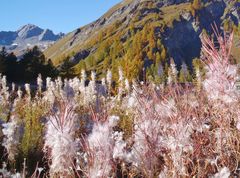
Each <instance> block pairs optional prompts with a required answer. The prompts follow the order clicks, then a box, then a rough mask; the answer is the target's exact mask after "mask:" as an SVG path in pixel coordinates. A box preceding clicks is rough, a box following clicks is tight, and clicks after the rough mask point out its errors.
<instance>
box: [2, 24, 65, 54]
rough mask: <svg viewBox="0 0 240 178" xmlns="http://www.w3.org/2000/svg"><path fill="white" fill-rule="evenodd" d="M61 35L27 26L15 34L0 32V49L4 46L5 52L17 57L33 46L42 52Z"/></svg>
mask: <svg viewBox="0 0 240 178" xmlns="http://www.w3.org/2000/svg"><path fill="white" fill-rule="evenodd" d="M63 35H64V34H62V33H61V34H57V35H56V34H54V33H53V32H52V31H51V30H49V29H46V30H44V29H41V28H40V27H38V26H36V25H32V24H28V25H25V26H23V27H21V28H20V29H18V30H17V31H15V32H11V31H10V32H4V31H2V32H0V47H1V46H5V47H6V48H7V50H9V51H12V52H15V53H16V54H17V55H19V54H21V53H22V52H24V51H25V50H26V49H27V48H31V47H33V46H35V45H37V46H39V47H40V48H41V49H42V50H44V49H46V48H47V47H49V45H51V44H53V43H54V42H55V41H57V40H58V39H60V38H62V37H63Z"/></svg>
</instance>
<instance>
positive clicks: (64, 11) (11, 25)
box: [0, 0, 121, 33]
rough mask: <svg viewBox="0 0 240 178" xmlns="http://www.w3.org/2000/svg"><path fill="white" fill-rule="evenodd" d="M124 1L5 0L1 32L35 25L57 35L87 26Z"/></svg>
mask: <svg viewBox="0 0 240 178" xmlns="http://www.w3.org/2000/svg"><path fill="white" fill-rule="evenodd" d="M119 2H121V0H1V3H0V6H1V10H0V31H2V30H4V31H11V30H16V29H18V28H19V27H21V26H23V25H25V24H28V23H31V24H35V25H38V26H40V27H42V28H49V29H51V30H53V31H54V32H55V33H58V32H64V33H67V32H70V31H72V30H75V29H76V28H78V27H81V26H83V25H86V24H88V23H90V22H92V21H94V20H96V19H97V18H99V17H100V16H101V15H103V14H104V13H105V12H106V11H107V10H108V9H109V8H111V7H112V6H114V5H115V4H117V3H119Z"/></svg>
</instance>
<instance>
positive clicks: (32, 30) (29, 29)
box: [17, 24, 44, 39]
mask: <svg viewBox="0 0 240 178" xmlns="http://www.w3.org/2000/svg"><path fill="white" fill-rule="evenodd" d="M43 31H44V30H43V29H41V28H40V27H38V26H36V25H33V24H27V25H24V26H23V27H21V28H20V29H19V30H17V33H18V36H19V37H20V38H22V39H26V38H31V37H33V36H38V35H40V34H41V33H42V32H43Z"/></svg>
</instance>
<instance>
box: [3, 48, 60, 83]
mask: <svg viewBox="0 0 240 178" xmlns="http://www.w3.org/2000/svg"><path fill="white" fill-rule="evenodd" d="M0 73H1V74H2V75H6V76H7V79H8V81H11V82H16V83H21V82H33V81H35V80H36V78H37V76H38V75H39V74H41V75H42V77H43V78H46V77H55V76H57V75H58V73H59V72H58V70H57V69H56V68H55V67H54V66H53V63H52V61H51V59H46V57H45V56H44V54H43V52H42V51H41V50H40V49H39V48H38V47H37V46H35V47H33V48H32V49H28V50H27V51H26V52H25V53H24V54H23V56H22V57H21V58H17V57H16V55H15V54H14V53H12V52H11V53H8V52H7V50H6V48H5V47H2V49H1V51H0Z"/></svg>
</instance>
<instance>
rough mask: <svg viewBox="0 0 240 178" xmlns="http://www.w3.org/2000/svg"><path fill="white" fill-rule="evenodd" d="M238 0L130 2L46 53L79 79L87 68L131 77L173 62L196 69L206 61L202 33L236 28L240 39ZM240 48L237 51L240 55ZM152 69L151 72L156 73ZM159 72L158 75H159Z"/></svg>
mask: <svg viewBox="0 0 240 178" xmlns="http://www.w3.org/2000/svg"><path fill="white" fill-rule="evenodd" d="M239 15H240V2H239V1H238V0H124V1H122V2H121V3H119V4H117V5H116V6H114V7H113V8H111V9H110V10H109V11H108V12H107V13H106V14H104V15H103V16H102V17H100V18H99V19H98V20H96V21H94V22H93V23H90V24H88V25H86V26H84V27H80V28H78V29H76V30H74V31H73V32H71V33H69V34H67V35H66V36H65V37H63V38H62V39H61V40H59V41H58V42H56V43H55V44H54V45H52V46H51V47H49V48H48V49H47V50H46V51H45V55H46V56H47V57H48V58H51V59H52V60H53V62H54V64H55V65H62V64H63V61H64V62H65V63H66V61H68V62H69V63H70V64H71V66H72V71H73V75H79V74H80V71H81V69H85V70H87V71H90V70H95V71H96V72H97V74H98V75H101V74H102V73H105V72H106V70H107V68H110V69H112V70H113V71H114V73H117V72H116V71H117V68H118V66H121V67H122V68H123V71H124V74H125V76H127V77H129V78H134V77H139V76H140V77H141V75H142V73H143V72H148V73H154V72H155V73H156V70H158V69H155V68H153V67H152V66H155V67H158V66H156V65H157V64H159V63H160V64H162V65H163V66H166V65H168V64H169V59H170V58H173V59H174V61H175V63H176V64H177V66H178V67H179V66H180V65H181V64H182V63H183V62H185V63H187V65H188V66H189V67H191V63H192V60H193V59H194V58H198V57H200V50H201V41H200V35H201V34H202V33H208V34H212V33H213V30H212V25H213V24H216V25H217V26H218V27H219V28H220V30H223V29H225V31H231V30H234V32H235V39H236V40H235V42H236V43H237V41H238V39H239V34H240V33H239V32H240V27H239V26H238V24H239V17H240V16H239ZM238 51H239V45H235V46H234V48H233V55H236V54H238V53H239V52H238ZM150 69H151V70H150ZM154 70H155V71H154Z"/></svg>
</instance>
